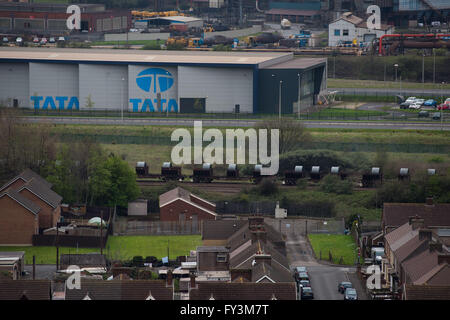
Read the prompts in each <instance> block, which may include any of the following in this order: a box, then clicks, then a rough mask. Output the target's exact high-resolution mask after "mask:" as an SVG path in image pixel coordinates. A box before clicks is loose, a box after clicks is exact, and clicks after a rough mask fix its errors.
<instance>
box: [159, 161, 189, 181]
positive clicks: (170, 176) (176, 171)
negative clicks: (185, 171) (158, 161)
mask: <svg viewBox="0 0 450 320" xmlns="http://www.w3.org/2000/svg"><path fill="white" fill-rule="evenodd" d="M161 180H163V181H167V180H184V176H183V175H182V174H181V167H174V166H173V165H172V162H164V163H163V165H162V166H161Z"/></svg>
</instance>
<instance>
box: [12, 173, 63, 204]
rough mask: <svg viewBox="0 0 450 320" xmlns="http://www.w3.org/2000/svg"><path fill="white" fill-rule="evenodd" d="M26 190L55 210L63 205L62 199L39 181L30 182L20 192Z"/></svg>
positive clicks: (32, 180)
mask: <svg viewBox="0 0 450 320" xmlns="http://www.w3.org/2000/svg"><path fill="white" fill-rule="evenodd" d="M24 189H28V190H29V191H31V192H32V193H34V194H36V195H37V196H38V197H39V198H41V199H42V200H43V201H45V202H46V203H48V204H49V205H50V206H52V207H53V208H56V207H57V206H59V205H60V204H61V201H62V197H61V196H60V195H59V194H57V193H56V192H55V191H53V190H52V189H50V188H48V187H47V185H46V184H43V183H42V182H41V181H39V180H36V179H31V180H29V181H28V182H27V183H26V184H25V185H23V186H22V187H20V188H19V190H18V191H19V192H21V191H22V190H24Z"/></svg>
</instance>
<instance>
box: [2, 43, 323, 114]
mask: <svg viewBox="0 0 450 320" xmlns="http://www.w3.org/2000/svg"><path fill="white" fill-rule="evenodd" d="M326 63H327V61H326V59H315V58H294V55H293V54H292V53H281V52H219V51H208V52H204V51H165V50H164V51H163V50H156V51H144V50H111V49H96V50H92V49H58V48H52V49H49V48H17V47H16V48H1V49H0V104H3V105H4V106H8V107H19V108H35V109H64V110H67V109H69V110H70V109H72V110H74V109H90V110H93V109H110V110H128V111H130V112H180V113H228V112H240V113H276V114H277V113H278V112H279V107H280V106H281V112H282V113H285V114H289V113H296V112H298V110H299V104H298V99H299V97H300V101H301V103H300V105H301V108H307V107H310V106H311V105H313V104H315V103H316V102H317V101H318V95H319V94H320V93H322V92H323V91H324V90H326V78H327V77H326V70H327V68H326ZM299 89H300V90H299Z"/></svg>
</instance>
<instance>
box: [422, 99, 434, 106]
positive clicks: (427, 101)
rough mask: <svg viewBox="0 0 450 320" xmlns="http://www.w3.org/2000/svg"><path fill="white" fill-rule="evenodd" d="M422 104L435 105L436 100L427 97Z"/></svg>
mask: <svg viewBox="0 0 450 320" xmlns="http://www.w3.org/2000/svg"><path fill="white" fill-rule="evenodd" d="M423 105H424V106H425V107H436V105H437V102H436V100H433V99H428V100H426V101H425V102H424V103H423Z"/></svg>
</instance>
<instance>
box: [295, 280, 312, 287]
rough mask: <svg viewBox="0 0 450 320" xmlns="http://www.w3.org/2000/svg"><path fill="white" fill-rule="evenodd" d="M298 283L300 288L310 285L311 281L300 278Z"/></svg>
mask: <svg viewBox="0 0 450 320" xmlns="http://www.w3.org/2000/svg"><path fill="white" fill-rule="evenodd" d="M298 285H299V287H300V288H305V287H311V282H309V280H300V281H299V282H298Z"/></svg>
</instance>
